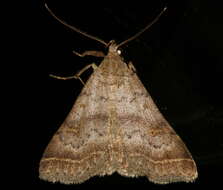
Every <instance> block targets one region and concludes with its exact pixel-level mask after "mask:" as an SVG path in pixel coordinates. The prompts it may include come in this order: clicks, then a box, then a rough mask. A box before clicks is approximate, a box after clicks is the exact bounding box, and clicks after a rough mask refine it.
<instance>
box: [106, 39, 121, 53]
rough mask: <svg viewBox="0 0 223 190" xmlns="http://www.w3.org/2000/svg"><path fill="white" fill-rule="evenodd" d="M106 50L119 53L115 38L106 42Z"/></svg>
mask: <svg viewBox="0 0 223 190" xmlns="http://www.w3.org/2000/svg"><path fill="white" fill-rule="evenodd" d="M108 50H109V52H114V53H117V54H119V55H120V54H121V50H119V49H118V45H117V44H116V42H115V40H111V41H110V42H109V43H108Z"/></svg>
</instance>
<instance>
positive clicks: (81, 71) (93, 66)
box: [50, 63, 97, 85]
mask: <svg viewBox="0 0 223 190" xmlns="http://www.w3.org/2000/svg"><path fill="white" fill-rule="evenodd" d="M90 67H92V68H93V69H94V70H95V69H96V68H97V65H96V64H95V63H92V64H89V65H86V66H85V67H84V68H83V69H81V70H80V71H78V72H77V73H76V74H75V75H73V76H69V77H61V76H56V75H52V74H50V77H53V78H56V79H60V80H69V79H79V80H80V81H81V83H82V84H83V85H85V83H84V82H83V80H82V79H81V77H80V76H81V74H82V73H83V72H84V71H86V70H87V69H89V68H90Z"/></svg>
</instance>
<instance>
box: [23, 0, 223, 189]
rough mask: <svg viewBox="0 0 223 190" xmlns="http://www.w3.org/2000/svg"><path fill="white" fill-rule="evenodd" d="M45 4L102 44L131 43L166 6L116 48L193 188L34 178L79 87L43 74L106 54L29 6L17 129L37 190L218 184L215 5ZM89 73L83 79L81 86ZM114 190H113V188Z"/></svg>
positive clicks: (221, 120) (115, 178) (222, 157)
mask: <svg viewBox="0 0 223 190" xmlns="http://www.w3.org/2000/svg"><path fill="white" fill-rule="evenodd" d="M47 3H48V6H49V7H50V8H51V9H52V10H53V12H54V13H56V15H57V16H58V17H60V18H61V19H63V20H65V21H66V22H67V23H69V24H71V25H73V26H75V27H77V28H80V29H81V30H83V31H86V32H87V33H89V34H91V35H95V36H97V37H99V38H101V39H103V40H104V41H106V42H108V41H110V40H111V39H114V40H116V41H117V42H122V41H123V40H125V39H127V38H129V37H131V36H132V35H133V34H135V33H136V32H138V31H139V30H141V29H142V28H143V27H145V25H147V24H148V23H149V22H151V21H152V20H153V19H154V18H155V17H156V16H157V15H158V14H159V13H160V11H161V10H162V9H163V8H164V7H165V6H167V7H168V10H167V11H166V12H165V13H164V14H163V15H162V17H161V18H160V19H159V21H158V22H157V23H156V24H154V25H153V27H152V28H150V29H149V30H147V31H146V32H144V33H143V34H142V35H141V36H140V37H139V38H137V39H136V40H134V41H132V42H130V43H128V44H127V45H125V46H123V47H122V48H121V50H122V55H123V57H124V58H125V60H126V61H127V62H128V61H130V60H131V61H132V62H133V64H134V66H135V67H136V69H137V74H138V76H139V77H140V79H141V81H142V82H143V84H144V85H145V87H146V89H147V90H148V91H149V93H150V94H151V96H152V97H153V99H154V101H155V102H156V104H157V106H158V107H159V109H160V111H161V112H162V113H163V115H164V116H165V118H166V119H167V120H168V121H169V122H170V124H171V125H172V127H173V128H174V129H175V131H176V132H177V133H178V135H179V136H180V137H181V138H182V139H183V141H184V142H185V143H186V145H187V147H188V149H189V150H190V152H191V153H192V155H193V157H194V159H195V161H196V163H197V166H198V172H199V177H198V179H197V180H196V181H195V182H194V183H192V184H185V183H177V184H170V185H164V186H163V185H155V184H153V183H151V182H149V181H148V180H147V178H145V177H140V178H126V177H121V176H119V175H118V174H114V175H112V176H106V177H93V178H91V179H90V180H88V181H86V182H85V183H83V184H81V185H73V186H72V185H71V186H64V185H60V184H51V183H48V182H44V181H41V180H39V178H38V164H39V160H40V159H41V156H42V154H43V152H44V149H45V147H46V146H47V144H48V142H49V141H50V139H51V137H52V135H53V134H54V133H55V132H56V130H57V129H58V128H59V126H60V124H61V123H62V122H63V120H64V119H65V117H66V115H67V114H68V113H69V111H70V109H71V107H72V105H73V103H74V101H75V100H76V98H77V96H78V94H79V93H80V91H81V89H82V88H83V85H82V84H81V83H80V81H78V80H69V81H62V80H56V79H53V78H50V77H49V74H55V75H59V76H70V75H73V74H75V73H76V72H77V71H78V70H80V69H81V68H83V67H84V66H86V65H87V64H89V63H92V62H95V63H97V64H100V62H101V59H97V58H92V57H86V58H80V57H77V56H75V55H73V54H72V50H76V51H78V52H83V51H85V50H102V51H105V52H106V48H104V46H103V45H102V44H100V43H98V42H96V41H93V40H90V39H88V38H86V37H84V36H82V35H80V34H78V33H76V32H73V31H71V30H70V29H68V28H66V27H64V26H63V25H62V24H60V23H58V22H57V21H56V20H55V19H54V18H52V16H50V14H49V13H48V12H47V10H46V9H45V7H44V1H37V0H36V1H35V0H31V1H30V2H29V5H30V7H29V9H27V12H28V14H26V17H25V19H24V20H23V22H24V24H25V26H26V28H25V32H24V33H23V34H24V37H22V40H21V45H23V47H25V50H24V52H23V54H24V60H23V64H22V66H24V71H25V73H26V75H25V81H26V84H27V93H26V95H25V100H24V101H25V103H28V107H25V108H26V111H27V113H26V114H27V116H26V117H27V118H29V120H30V121H31V122H30V123H31V125H30V124H29V122H28V120H27V122H25V123H24V126H23V129H25V130H26V133H25V134H24V139H25V140H26V142H28V143H27V145H28V147H29V149H28V150H29V151H28V152H26V154H27V155H26V158H28V159H29V162H28V163H29V164H26V165H29V170H28V179H25V181H26V182H27V183H28V184H29V185H31V186H32V187H36V188H38V189H40V188H41V189H43V188H44V189H45V188H46V189H50V188H52V189H59V188H60V189H65V188H66V189H78V188H79V189H81V188H84V187H87V186H90V187H92V188H93V187H94V186H93V185H95V184H97V185H101V186H104V187H106V188H108V187H110V185H112V184H115V185H118V186H119V187H120V185H128V186H130V187H131V186H132V187H134V186H135V187H139V186H143V187H145V188H148V189H149V188H152V189H170V188H171V189H172V188H182V187H186V188H192V187H197V188H198V187H201V186H202V187H206V186H208V185H210V186H215V185H218V184H220V180H221V171H222V169H223V163H222V161H223V134H222V133H223V129H222V128H223V99H222V96H223V92H222V82H223V80H222V79H223V54H222V44H223V37H222V36H223V35H222V34H223V25H222V18H223V13H222V6H221V5H220V3H219V4H217V2H215V1H210V0H181V1H162V0H151V1H146V2H137V1H132V2H126V3H123V4H121V3H120V2H114V1H104V2H101V3H95V2H94V4H92V3H91V4H89V2H87V1H82V2H81V3H80V2H78V3H77V1H61V0H60V1H59V0H48V1H47ZM91 73H92V71H91V69H89V71H87V72H86V73H85V74H84V75H83V76H82V78H83V80H84V81H86V80H87V79H88V77H89V76H90V74H91ZM118 186H117V187H118Z"/></svg>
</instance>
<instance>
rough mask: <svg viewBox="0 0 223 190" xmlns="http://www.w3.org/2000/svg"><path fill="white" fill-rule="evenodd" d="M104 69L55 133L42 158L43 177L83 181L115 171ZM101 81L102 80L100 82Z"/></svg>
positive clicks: (82, 93) (86, 87)
mask: <svg viewBox="0 0 223 190" xmlns="http://www.w3.org/2000/svg"><path fill="white" fill-rule="evenodd" d="M101 77H103V76H102V75H101V74H100V72H94V73H93V74H92V75H91V77H90V78H89V80H88V82H87V83H86V85H85V87H84V88H83V90H82V92H81V94H80V95H79V97H78V99H77V100H76V102H75V104H74V106H73V108H72V110H71V111H70V113H69V115H68V116H67V118H66V120H65V121H64V123H63V124H62V126H61V127H60V128H59V130H58V131H57V132H56V134H55V135H54V136H53V138H52V140H51V141H50V143H49V145H48V146H47V148H46V150H45V152H44V155H43V157H42V159H41V161H40V168H39V175H40V178H41V179H44V180H47V181H51V182H57V181H58V182H61V183H65V184H70V183H81V182H83V181H85V180H87V179H88V178H90V177H91V176H94V175H105V174H111V173H112V172H113V171H112V170H111V169H109V168H108V166H109V162H110V157H109V150H108V148H109V147H108V146H109V134H108V127H107V125H108V119H109V113H108V110H107V107H108V105H107V104H108V102H107V101H106V97H108V94H107V93H108V92H107V89H106V87H105V86H102V85H101V83H100V82H99V81H103V78H101ZM99 83H100V84H99Z"/></svg>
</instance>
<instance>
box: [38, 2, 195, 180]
mask: <svg viewBox="0 0 223 190" xmlns="http://www.w3.org/2000/svg"><path fill="white" fill-rule="evenodd" d="M46 8H47V9H48V11H49V12H50V13H51V14H52V16H54V17H55V18H56V19H57V20H58V21H60V22H61V23H62V24H64V25H66V26H68V27H69V28H71V29H73V30H74V31H77V32H79V33H81V34H83V35H85V36H87V37H89V38H91V39H94V40H97V41H99V42H101V43H102V44H104V45H105V46H106V47H108V54H107V55H106V56H105V57H104V59H103V61H102V62H101V64H100V65H99V66H98V67H97V66H96V65H94V64H91V65H88V66H87V67H85V68H84V69H83V70H81V71H80V72H79V73H77V75H75V76H73V77H69V78H78V79H80V80H81V78H80V75H81V74H82V73H83V72H84V71H85V70H86V69H88V68H89V67H93V69H94V71H93V73H92V75H91V76H90V78H89V79H88V81H87V82H86V84H84V87H83V89H82V91H81V93H80V95H79V96H78V98H77V100H76V102H75V104H74V106H73V108H72V109H71V111H70V113H69V114H68V116H67V118H66V119H65V121H64V122H63V124H62V125H61V127H60V128H59V130H58V131H57V132H56V133H55V134H54V136H53V138H52V140H51V141H50V143H49V144H48V146H47V148H46V150H45V152H44V154H43V156H42V159H41V161H40V166H39V177H40V178H41V179H43V180H46V181H50V182H60V183H63V184H77V183H82V182H84V181H86V180H88V179H89V178H90V177H92V176H95V175H99V176H104V175H111V174H113V173H114V172H117V173H119V174H120V175H122V176H128V177H137V176H146V177H147V178H148V179H149V181H151V182H154V183H157V184H167V183H172V182H181V181H182V182H192V181H194V180H195V179H196V178H197V176H198V173H197V168H196V164H195V162H194V160H193V158H192V156H191V154H190V152H189V151H188V149H187V147H186V146H185V144H184V142H183V141H182V140H181V139H180V137H179V136H178V135H177V134H176V132H175V131H174V130H173V129H172V127H171V126H170V124H169V123H168V122H167V120H166V119H165V118H164V117H163V115H162V114H161V112H160V111H159V109H158V108H157V106H156V105H155V103H154V102H153V100H152V98H151V96H150V94H149V93H148V92H147V90H146V89H145V87H144V86H143V84H142V83H141V81H140V79H139V78H138V76H137V74H136V72H135V69H134V66H133V64H132V63H129V64H126V63H125V62H124V60H123V58H122V57H121V51H120V50H119V48H120V46H122V45H124V44H126V43H127V42H129V41H131V40H133V39H135V38H136V37H138V36H139V35H140V34H141V33H142V32H144V31H145V30H147V29H148V28H149V27H150V26H151V25H152V24H153V23H155V22H156V21H157V20H158V18H159V17H160V16H161V14H162V13H163V12H164V11H165V10H166V8H164V9H163V11H162V12H161V13H160V14H159V15H158V16H157V17H156V18H155V20H154V21H153V22H152V23H150V24H149V25H148V26H146V27H145V28H144V29H143V30H142V31H140V32H138V33H137V34H136V35H134V36H133V37H131V38H130V39H128V40H126V41H123V42H122V43H120V44H116V43H115V42H114V41H110V42H109V43H106V42H105V41H103V40H101V39H99V38H96V37H94V36H91V35H89V34H87V33H84V32H82V31H80V30H79V29H76V28H75V27H73V26H70V25H69V24H67V23H65V22H64V21H62V20H60V19H59V18H58V17H56V16H55V14H54V13H53V12H52V11H51V10H50V9H49V8H48V7H47V6H46ZM84 55H96V56H103V55H102V54H101V53H98V52H96V51H87V52H85V53H84V54H82V56H84ZM56 78H59V79H67V78H63V77H56ZM81 81H82V80H81ZM82 82H83V81H82Z"/></svg>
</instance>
